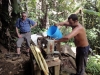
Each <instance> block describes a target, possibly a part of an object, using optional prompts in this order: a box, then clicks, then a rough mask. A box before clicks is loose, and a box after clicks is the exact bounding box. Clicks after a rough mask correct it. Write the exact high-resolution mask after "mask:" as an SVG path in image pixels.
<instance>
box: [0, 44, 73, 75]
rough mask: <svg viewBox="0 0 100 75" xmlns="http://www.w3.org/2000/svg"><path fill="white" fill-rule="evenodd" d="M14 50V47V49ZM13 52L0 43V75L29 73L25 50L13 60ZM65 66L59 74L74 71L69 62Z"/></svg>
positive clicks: (67, 74)
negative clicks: (18, 57) (19, 56)
mask: <svg viewBox="0 0 100 75" xmlns="http://www.w3.org/2000/svg"><path fill="white" fill-rule="evenodd" d="M15 51H16V49H15ZM15 51H14V52H8V51H7V49H6V48H4V47H3V46H2V45H1V44H0V75H31V62H30V57H27V56H26V55H25V51H24V50H23V51H22V54H21V58H20V59H18V60H15V61H13V60H12V59H13V57H15ZM65 63H67V64H66V66H65V67H66V68H65V67H63V68H62V70H61V72H60V75H70V73H75V69H74V68H73V67H72V66H71V64H70V63H68V61H67V62H65Z"/></svg>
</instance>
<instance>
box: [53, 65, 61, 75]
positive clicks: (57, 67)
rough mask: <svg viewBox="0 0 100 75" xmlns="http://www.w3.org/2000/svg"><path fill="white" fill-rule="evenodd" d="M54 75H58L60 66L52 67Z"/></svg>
mask: <svg viewBox="0 0 100 75" xmlns="http://www.w3.org/2000/svg"><path fill="white" fill-rule="evenodd" d="M54 75H60V65H57V66H54Z"/></svg>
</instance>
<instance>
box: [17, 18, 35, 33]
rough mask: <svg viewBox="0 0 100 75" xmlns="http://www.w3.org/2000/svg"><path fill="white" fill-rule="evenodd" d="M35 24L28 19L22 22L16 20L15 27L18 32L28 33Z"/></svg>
mask: <svg viewBox="0 0 100 75" xmlns="http://www.w3.org/2000/svg"><path fill="white" fill-rule="evenodd" d="M34 24H35V22H34V21H33V20H31V19H29V18H27V19H26V20H24V21H22V19H21V18H18V19H17V21H16V24H15V26H16V27H17V28H19V29H20V32H29V31H31V25H32V26H33V25H34Z"/></svg>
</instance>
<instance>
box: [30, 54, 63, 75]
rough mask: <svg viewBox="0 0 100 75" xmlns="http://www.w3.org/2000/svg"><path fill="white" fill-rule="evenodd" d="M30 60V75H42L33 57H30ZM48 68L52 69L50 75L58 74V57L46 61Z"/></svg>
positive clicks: (59, 61)
mask: <svg viewBox="0 0 100 75" xmlns="http://www.w3.org/2000/svg"><path fill="white" fill-rule="evenodd" d="M30 59H31V67H32V75H44V73H43V71H41V70H40V69H39V67H38V65H37V63H36V61H35V60H34V57H33V55H32V54H31V56H30ZM46 62H47V65H48V68H53V74H52V75H59V73H60V63H61V60H60V59H59V58H58V57H54V58H49V59H46Z"/></svg>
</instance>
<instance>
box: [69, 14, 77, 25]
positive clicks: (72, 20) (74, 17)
mask: <svg viewBox="0 0 100 75" xmlns="http://www.w3.org/2000/svg"><path fill="white" fill-rule="evenodd" d="M77 21H78V17H77V15H76V14H71V15H70V16H69V17H68V22H69V24H70V25H72V26H73V25H74V24H75V23H76V22H77Z"/></svg>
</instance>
